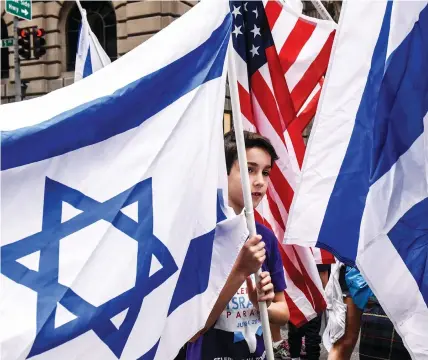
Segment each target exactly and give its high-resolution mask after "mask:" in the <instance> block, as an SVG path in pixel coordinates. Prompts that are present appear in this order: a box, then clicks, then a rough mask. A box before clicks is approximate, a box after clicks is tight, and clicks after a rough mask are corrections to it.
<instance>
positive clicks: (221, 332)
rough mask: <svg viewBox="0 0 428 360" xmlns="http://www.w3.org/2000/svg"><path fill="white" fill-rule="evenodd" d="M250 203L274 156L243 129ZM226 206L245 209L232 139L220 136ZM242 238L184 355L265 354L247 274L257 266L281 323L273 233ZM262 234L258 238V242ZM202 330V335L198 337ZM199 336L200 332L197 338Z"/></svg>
mask: <svg viewBox="0 0 428 360" xmlns="http://www.w3.org/2000/svg"><path fill="white" fill-rule="evenodd" d="M244 138H245V147H246V152H247V161H248V173H249V177H250V185H251V193H252V199H253V206H254V207H257V205H258V204H259V203H260V201H261V200H262V198H263V196H264V195H265V194H266V190H267V185H268V180H269V174H270V171H271V168H272V166H273V163H274V161H275V160H277V159H278V156H277V155H276V152H275V149H274V148H273V146H272V144H271V143H270V141H269V140H268V139H266V138H264V137H263V136H261V135H258V134H255V133H251V132H244ZM224 145H225V153H226V167H227V174H228V187H229V206H231V207H232V208H233V210H234V211H235V213H236V214H239V213H241V212H242V210H243V209H244V200H243V195H242V187H241V176H240V171H239V163H238V160H237V159H238V154H237V148H236V139H235V136H234V134H233V133H232V132H229V133H227V134H226V135H225V144H224ZM256 228H257V233H258V234H259V235H257V236H253V237H251V238H250V239H248V240H247V242H246V243H245V245H244V246H243V248H242V249H241V252H240V253H239V255H238V258H237V260H236V262H235V264H234V266H233V269H232V271H231V273H230V275H229V277H228V279H227V282H226V284H225V286H224V288H223V290H222V291H221V293H220V295H219V297H218V299H217V302H216V304H215V305H214V308H213V310H212V311H211V314H210V316H209V317H208V320H207V322H206V325H205V328H204V329H203V330H202V331H201V333H200V334H198V335H197V336H196V337H195V338H194V339H192V340H195V342H193V343H190V344H189V345H188V349H187V359H188V360H214V359H223V360H224V359H231V360H232V359H233V360H241V359H246V360H256V359H264V358H265V348H264V343H263V336H262V334H261V323H260V318H259V314H258V302H257V296H258V295H257V290H256V289H255V288H254V286H253V283H252V281H251V279H250V278H249V276H250V275H251V274H253V273H255V272H257V270H258V269H259V268H260V267H261V268H262V269H263V272H262V274H261V276H260V279H261V280H260V286H259V289H260V295H259V297H258V299H259V300H260V301H266V303H267V305H268V314H269V321H270V322H271V323H275V324H278V325H284V324H285V323H286V322H287V320H288V318H289V312H288V308H287V304H286V302H285V298H284V290H285V288H286V286H285V279H284V270H283V267H282V262H281V258H280V254H279V250H278V244H277V239H276V238H275V235H274V234H273V233H272V232H271V231H270V230H269V229H267V228H266V227H264V226H263V225H261V224H256ZM262 239H263V241H261V240H262ZM199 335H201V336H199ZM198 336H199V337H198Z"/></svg>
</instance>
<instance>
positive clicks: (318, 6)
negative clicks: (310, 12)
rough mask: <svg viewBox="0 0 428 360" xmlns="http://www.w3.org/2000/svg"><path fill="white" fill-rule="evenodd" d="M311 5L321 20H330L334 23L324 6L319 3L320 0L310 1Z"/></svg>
mask: <svg viewBox="0 0 428 360" xmlns="http://www.w3.org/2000/svg"><path fill="white" fill-rule="evenodd" d="M311 3H312V5H313V6H314V7H315V9H316V10H317V11H318V14H320V16H321V18H322V19H324V20H331V21H333V22H334V20H333V18H332V17H331V15H330V14H329V12H328V11H327V9H326V8H325V6H324V4H323V3H322V2H321V0H311Z"/></svg>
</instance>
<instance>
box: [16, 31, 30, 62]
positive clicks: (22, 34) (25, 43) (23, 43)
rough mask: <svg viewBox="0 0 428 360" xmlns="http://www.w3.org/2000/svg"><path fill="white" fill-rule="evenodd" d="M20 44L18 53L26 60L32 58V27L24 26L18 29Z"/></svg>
mask: <svg viewBox="0 0 428 360" xmlns="http://www.w3.org/2000/svg"><path fill="white" fill-rule="evenodd" d="M18 35H19V36H18V45H19V50H18V54H19V56H21V57H22V58H23V59H25V60H29V59H30V58H31V38H30V29H28V28H24V29H19V31H18Z"/></svg>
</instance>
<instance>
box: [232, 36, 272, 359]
mask: <svg viewBox="0 0 428 360" xmlns="http://www.w3.org/2000/svg"><path fill="white" fill-rule="evenodd" d="M232 49H233V45H232V38H230V41H229V48H228V54H227V58H228V72H227V74H228V79H229V90H230V100H231V103H232V114H233V127H234V129H235V138H236V147H237V151H238V162H239V169H240V173H241V183H242V192H243V196H244V207H245V217H246V220H247V227H248V231H249V232H250V236H254V235H257V231H256V220H255V218H254V208H253V199H252V197H251V187H250V178H249V177H248V164H247V153H246V149H245V140H244V127H243V125H242V118H241V106H240V104H239V95H238V80H237V76H236V64H235V59H234V56H233V53H232ZM261 271H262V270H261V269H259V270H258V271H257V273H256V274H255V277H256V283H259V281H260V277H259V276H260V273H261ZM259 311H260V320H261V322H262V329H263V340H264V344H265V349H266V359H267V360H274V356H273V346H272V335H271V332H270V326H269V316H268V310H267V305H266V302H265V301H263V302H259Z"/></svg>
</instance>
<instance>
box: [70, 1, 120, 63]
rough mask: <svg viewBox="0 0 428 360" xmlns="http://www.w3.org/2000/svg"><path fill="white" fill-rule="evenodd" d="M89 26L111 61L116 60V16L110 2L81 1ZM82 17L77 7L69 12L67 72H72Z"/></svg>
mask: <svg viewBox="0 0 428 360" xmlns="http://www.w3.org/2000/svg"><path fill="white" fill-rule="evenodd" d="M81 4H82V7H83V8H84V9H86V13H87V17H88V22H89V25H90V26H91V29H92V31H93V32H94V34H95V36H96V37H97V38H98V41H99V42H100V44H101V46H102V47H103V49H104V50H105V52H106V53H107V55H108V56H109V57H110V59H111V61H114V60H116V59H117V35H116V14H115V12H114V9H113V6H112V3H111V2H110V1H81ZM81 21H82V16H81V15H80V11H79V9H78V7H77V5H74V6H73V7H72V9H71V10H70V12H69V14H68V17H67V23H66V34H67V71H74V67H75V63H76V52H77V44H78V40H79V29H80V23H81Z"/></svg>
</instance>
